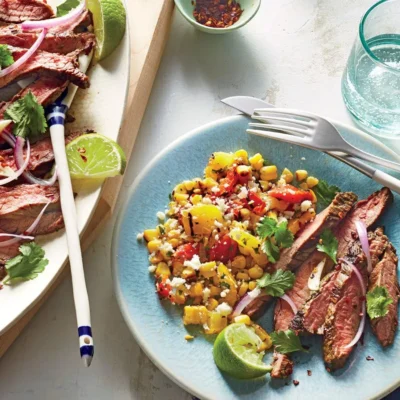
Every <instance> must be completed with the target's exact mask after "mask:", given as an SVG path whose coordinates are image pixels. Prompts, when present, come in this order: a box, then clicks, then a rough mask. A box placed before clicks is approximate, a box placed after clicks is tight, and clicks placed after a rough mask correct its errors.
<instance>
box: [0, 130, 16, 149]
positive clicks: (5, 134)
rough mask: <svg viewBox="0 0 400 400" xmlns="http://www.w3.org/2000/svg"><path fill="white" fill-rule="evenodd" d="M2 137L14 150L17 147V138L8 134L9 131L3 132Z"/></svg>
mask: <svg viewBox="0 0 400 400" xmlns="http://www.w3.org/2000/svg"><path fill="white" fill-rule="evenodd" d="M1 135H2V137H3V139H4V140H5V141H6V142H7V143H8V144H9V145H10V146H11V147H12V148H14V147H15V142H16V139H15V136H14V135H13V134H12V133H10V132H8V129H7V130H5V131H3V132H2V133H1Z"/></svg>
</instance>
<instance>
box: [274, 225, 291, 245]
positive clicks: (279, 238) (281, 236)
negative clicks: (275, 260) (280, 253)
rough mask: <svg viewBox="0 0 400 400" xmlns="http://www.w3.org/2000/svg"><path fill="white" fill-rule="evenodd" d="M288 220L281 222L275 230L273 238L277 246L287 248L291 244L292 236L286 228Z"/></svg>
mask: <svg viewBox="0 0 400 400" xmlns="http://www.w3.org/2000/svg"><path fill="white" fill-rule="evenodd" d="M287 226H288V222H287V221H283V222H281V223H280V224H279V225H278V227H277V229H276V231H275V240H276V243H277V244H278V246H280V247H283V248H288V247H290V246H291V245H292V244H293V241H294V236H293V233H292V232H291V231H289V229H288V228H287Z"/></svg>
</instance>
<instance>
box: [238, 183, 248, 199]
mask: <svg viewBox="0 0 400 400" xmlns="http://www.w3.org/2000/svg"><path fill="white" fill-rule="evenodd" d="M248 194H249V192H248V190H247V188H246V186H242V187H241V188H240V192H239V193H238V197H239V199H245V198H246V197H247V195H248Z"/></svg>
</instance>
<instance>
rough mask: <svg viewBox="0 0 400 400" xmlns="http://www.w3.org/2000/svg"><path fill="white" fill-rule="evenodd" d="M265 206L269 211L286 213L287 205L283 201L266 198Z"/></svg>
mask: <svg viewBox="0 0 400 400" xmlns="http://www.w3.org/2000/svg"><path fill="white" fill-rule="evenodd" d="M266 198H267V204H268V205H269V209H270V210H278V211H286V210H287V208H288V207H289V203H287V202H286V201H284V200H278V199H276V198H275V197H270V196H267V197H266Z"/></svg>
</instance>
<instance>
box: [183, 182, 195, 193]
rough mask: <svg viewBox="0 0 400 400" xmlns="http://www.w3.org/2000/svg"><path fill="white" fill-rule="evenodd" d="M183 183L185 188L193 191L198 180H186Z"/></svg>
mask: <svg viewBox="0 0 400 400" xmlns="http://www.w3.org/2000/svg"><path fill="white" fill-rule="evenodd" d="M183 185H184V186H185V189H186V190H187V191H188V192H190V191H192V190H193V189H194V188H195V186H196V182H193V181H185V182H183Z"/></svg>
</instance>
